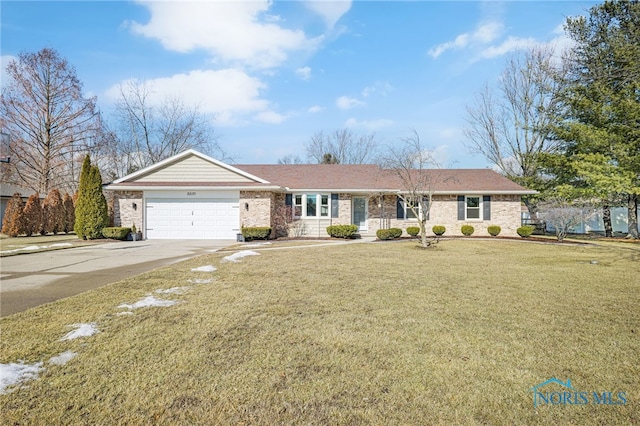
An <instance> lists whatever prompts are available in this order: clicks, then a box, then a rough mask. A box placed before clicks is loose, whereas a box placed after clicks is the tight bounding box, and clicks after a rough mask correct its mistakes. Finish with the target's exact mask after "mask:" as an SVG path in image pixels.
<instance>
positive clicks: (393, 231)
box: [389, 228, 402, 238]
mask: <svg viewBox="0 0 640 426" xmlns="http://www.w3.org/2000/svg"><path fill="white" fill-rule="evenodd" d="M389 232H390V233H391V238H400V237H401V236H402V229H400V228H389Z"/></svg>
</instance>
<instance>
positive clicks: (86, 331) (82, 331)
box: [60, 322, 98, 340]
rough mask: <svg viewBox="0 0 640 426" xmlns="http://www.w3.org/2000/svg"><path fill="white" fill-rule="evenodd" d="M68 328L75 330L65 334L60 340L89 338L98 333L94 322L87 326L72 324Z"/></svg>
mask: <svg viewBox="0 0 640 426" xmlns="http://www.w3.org/2000/svg"><path fill="white" fill-rule="evenodd" d="M70 327H76V329H75V330H73V331H70V332H68V333H67V334H65V336H64V337H63V338H62V339H60V340H73V339H77V338H79V337H89V336H93V335H94V334H96V333H97V332H98V328H97V327H96V323H95V322H91V323H88V324H72V325H70Z"/></svg>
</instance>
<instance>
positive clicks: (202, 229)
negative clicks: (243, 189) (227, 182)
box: [146, 198, 240, 240]
mask: <svg viewBox="0 0 640 426" xmlns="http://www.w3.org/2000/svg"><path fill="white" fill-rule="evenodd" d="M239 230H240V209H239V204H238V199H232V198H216V199H201V200H178V199H171V198H169V199H161V198H157V199H153V198H150V199H147V235H146V238H148V239H153V240H159V239H171V240H183V239H186V240H201V239H206V240H208V239H235V238H236V234H237V233H238V232H240V231H239Z"/></svg>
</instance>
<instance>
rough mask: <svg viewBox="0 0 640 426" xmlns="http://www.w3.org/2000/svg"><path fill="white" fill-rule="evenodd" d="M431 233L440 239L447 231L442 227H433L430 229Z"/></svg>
mask: <svg viewBox="0 0 640 426" xmlns="http://www.w3.org/2000/svg"><path fill="white" fill-rule="evenodd" d="M431 231H432V232H433V233H434V234H436V235H437V236H438V237H441V236H442V235H443V234H444V233H445V232H446V231H447V228H445V227H444V226H443V225H435V226H434V227H433V228H431Z"/></svg>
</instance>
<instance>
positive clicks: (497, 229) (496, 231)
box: [487, 225, 502, 237]
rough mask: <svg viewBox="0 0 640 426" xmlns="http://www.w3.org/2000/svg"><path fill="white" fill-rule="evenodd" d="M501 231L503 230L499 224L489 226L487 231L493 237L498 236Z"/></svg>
mask: <svg viewBox="0 0 640 426" xmlns="http://www.w3.org/2000/svg"><path fill="white" fill-rule="evenodd" d="M500 231H502V228H500V227H499V226H498V225H489V226H488V227H487V232H488V233H489V235H491V236H492V237H497V236H498V234H500Z"/></svg>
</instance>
